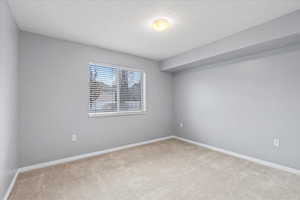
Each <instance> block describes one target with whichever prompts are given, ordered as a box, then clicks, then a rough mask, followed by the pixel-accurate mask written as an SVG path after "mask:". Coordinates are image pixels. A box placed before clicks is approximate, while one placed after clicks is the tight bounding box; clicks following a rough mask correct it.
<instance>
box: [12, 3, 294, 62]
mask: <svg viewBox="0 0 300 200" xmlns="http://www.w3.org/2000/svg"><path fill="white" fill-rule="evenodd" d="M9 1H10V2H9V3H10V7H11V9H12V12H13V15H14V16H15V18H16V21H17V23H18V25H19V27H20V28H21V29H22V30H25V31H29V32H34V33H39V34H42V35H47V36H51V37H55V38H61V39H66V40H69V41H75V42H80V43H83V44H88V45H95V46H99V47H103V48H107V49H112V50H117V51H122V52H126V53H130V54H134V55H139V56H143V57H146V58H151V59H155V60H162V59H166V58H169V57H171V56H174V55H177V54H180V53H182V52H185V51H187V50H190V49H192V48H195V47H198V46H201V45H205V44H207V43H211V42H213V41H216V40H218V39H221V38H224V37H226V36H229V35H232V34H234V33H237V32H239V31H242V30H245V29H247V28H249V27H252V26H255V25H259V24H261V23H264V22H266V21H269V20H271V19H274V18H277V17H279V16H282V15H285V14H287V13H290V12H292V11H295V10H297V9H300V1H299V0H9ZM158 16H163V17H168V18H170V19H172V21H173V25H172V27H171V28H170V29H169V30H167V31H165V32H155V31H153V30H152V29H151V27H150V25H149V24H150V22H151V20H152V19H153V18H156V17H158Z"/></svg>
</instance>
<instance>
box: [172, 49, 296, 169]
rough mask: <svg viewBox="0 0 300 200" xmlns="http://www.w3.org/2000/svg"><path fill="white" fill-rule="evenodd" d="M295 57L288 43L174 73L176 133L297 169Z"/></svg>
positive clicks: (294, 52)
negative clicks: (246, 56) (245, 55)
mask: <svg viewBox="0 0 300 200" xmlns="http://www.w3.org/2000/svg"><path fill="white" fill-rule="evenodd" d="M299 63H300V47H299V46H290V47H288V48H285V49H278V50H276V51H273V52H265V53H263V54H260V55H255V56H252V57H248V58H243V59H240V60H235V61H231V62H230V63H229V62H228V63H223V64H218V65H214V66H209V67H198V68H194V69H191V70H188V71H182V72H179V73H177V74H175V76H174V80H173V83H174V98H175V99H174V109H175V110H176V114H175V116H176V117H175V118H176V119H175V121H176V125H175V130H176V134H177V135H179V136H181V137H184V138H188V139H192V140H194V141H198V142H202V143H205V144H209V145H213V146H215V147H219V148H223V149H226V150H230V151H234V152H237V153H241V154H244V155H248V156H252V157H256V158H259V159H263V160H267V161H271V162H274V163H278V164H282V165H286V166H290V167H293V168H297V169H300V159H299V158H300V146H299V141H300V103H299V102H300V92H299V91H300V67H299ZM180 122H183V124H184V126H183V127H182V128H180V127H179V123H180ZM273 138H279V139H280V147H279V148H275V147H274V146H273Z"/></svg>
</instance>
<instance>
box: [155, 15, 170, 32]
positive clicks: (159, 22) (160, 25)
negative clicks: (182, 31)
mask: <svg viewBox="0 0 300 200" xmlns="http://www.w3.org/2000/svg"><path fill="white" fill-rule="evenodd" d="M170 26H171V24H170V22H169V20H168V19H166V18H159V19H155V20H154V21H153V22H152V28H153V29H154V30H156V31H165V30H167V29H168V28H170Z"/></svg>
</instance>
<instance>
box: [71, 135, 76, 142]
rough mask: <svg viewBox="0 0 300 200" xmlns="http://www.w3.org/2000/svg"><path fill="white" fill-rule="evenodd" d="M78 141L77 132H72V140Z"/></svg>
mask: <svg viewBox="0 0 300 200" xmlns="http://www.w3.org/2000/svg"><path fill="white" fill-rule="evenodd" d="M76 141H77V135H76V134H72V142H76Z"/></svg>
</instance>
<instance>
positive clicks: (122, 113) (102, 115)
mask: <svg viewBox="0 0 300 200" xmlns="http://www.w3.org/2000/svg"><path fill="white" fill-rule="evenodd" d="M144 114H146V111H127V112H107V113H89V114H88V116H89V118H96V117H119V116H127V115H144Z"/></svg>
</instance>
